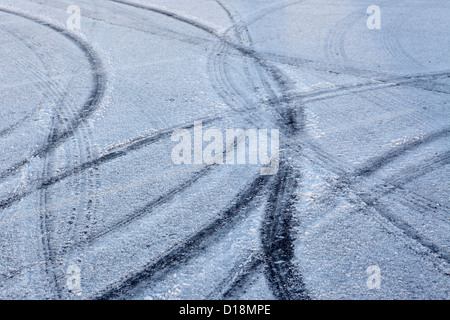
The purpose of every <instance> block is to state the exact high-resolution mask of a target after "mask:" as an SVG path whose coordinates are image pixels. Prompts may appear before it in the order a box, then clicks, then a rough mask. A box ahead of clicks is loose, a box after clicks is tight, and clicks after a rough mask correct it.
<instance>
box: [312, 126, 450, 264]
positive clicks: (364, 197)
mask: <svg viewBox="0 0 450 320" xmlns="http://www.w3.org/2000/svg"><path fill="white" fill-rule="evenodd" d="M449 133H450V129H448V128H447V129H445V130H443V131H440V132H436V133H433V134H430V135H428V136H425V137H424V138H422V139H415V140H412V141H409V142H408V143H405V144H404V145H403V146H401V147H398V148H396V149H395V150H393V151H391V152H387V153H386V154H384V155H382V156H379V157H375V158H374V159H372V160H369V161H368V162H366V164H365V165H364V166H363V167H362V168H359V169H357V170H355V171H353V172H346V173H344V174H342V175H341V176H340V177H339V178H338V179H336V181H334V182H333V183H332V185H331V186H330V190H329V191H328V193H327V194H324V195H323V196H321V197H320V198H318V199H316V201H317V202H318V203H322V202H323V203H329V202H330V201H332V200H333V199H335V198H336V197H338V196H345V195H346V194H348V192H349V191H350V190H351V191H352V192H353V193H354V194H355V195H357V196H358V198H359V201H360V202H362V203H364V204H365V205H367V207H373V208H374V209H375V210H376V211H377V212H378V213H379V214H380V215H381V216H382V217H383V218H385V219H386V220H388V221H389V222H390V223H391V224H392V225H394V226H395V227H396V228H398V229H399V230H401V231H403V232H404V233H405V235H406V236H408V237H409V238H411V239H413V240H414V241H416V242H417V243H418V244H420V245H421V246H423V247H424V248H427V249H428V250H430V251H431V252H432V253H434V254H436V255H437V257H438V258H440V259H444V260H445V261H447V262H449V261H450V260H449V259H450V255H449V254H448V253H446V252H445V250H443V249H441V248H439V247H438V246H437V245H435V244H433V243H431V242H430V241H428V240H426V239H425V238H423V237H422V236H421V235H420V234H419V233H418V232H417V231H416V230H415V229H414V228H413V227H412V226H410V225H408V223H406V222H405V221H403V220H402V219H400V218H397V217H395V216H394V215H393V214H392V213H390V212H389V211H388V209H386V208H385V206H383V205H381V204H379V203H378V200H379V199H381V198H382V197H384V196H386V195H388V194H390V193H393V192H394V191H396V190H399V189H401V188H402V186H403V185H404V184H406V183H408V182H410V181H412V180H414V179H416V178H418V177H420V176H422V175H424V174H427V173H428V172H430V170H437V169H438V168H440V167H442V166H444V165H447V164H448V162H449V157H450V154H449V153H448V152H446V153H444V154H442V155H439V156H437V157H436V159H432V161H431V162H430V163H428V164H425V165H424V164H419V165H416V166H413V167H411V168H407V169H405V170H404V171H403V172H402V174H401V176H402V177H403V178H400V177H399V178H396V179H395V180H394V181H390V180H386V181H379V182H378V184H377V186H376V187H375V188H371V189H369V190H363V191H362V192H361V190H359V189H358V188H357V186H356V185H357V183H358V179H359V178H360V177H363V178H365V179H367V178H370V177H371V176H372V175H373V174H374V173H376V172H378V171H379V170H381V169H382V168H383V167H386V166H387V165H388V164H389V163H391V162H393V161H394V160H395V159H397V158H398V157H400V156H401V155H403V154H405V153H406V152H408V151H412V150H414V149H417V148H418V147H420V146H421V145H424V144H427V143H431V142H433V141H435V140H438V139H440V138H442V137H445V136H447V135H448V134H449ZM428 160H429V159H428ZM428 160H427V161H428ZM375 181H376V180H375ZM376 182H377V181H376ZM412 194H413V193H410V197H413V195H412ZM419 199H420V200H421V201H422V202H423V201H425V198H423V197H420V198H419ZM360 202H359V203H356V204H361V203H360ZM431 203H432V202H431V201H430V203H428V205H431ZM332 206H333V207H335V206H336V203H334V204H332ZM411 209H413V210H414V209H415V207H412V208H411ZM361 210H363V209H360V210H359V211H361Z"/></svg>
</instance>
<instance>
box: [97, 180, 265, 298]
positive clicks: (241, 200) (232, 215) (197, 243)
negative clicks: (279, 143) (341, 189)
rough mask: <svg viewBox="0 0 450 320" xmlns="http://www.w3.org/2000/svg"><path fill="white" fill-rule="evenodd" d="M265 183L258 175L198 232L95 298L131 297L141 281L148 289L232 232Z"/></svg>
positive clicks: (247, 212)
mask: <svg viewBox="0 0 450 320" xmlns="http://www.w3.org/2000/svg"><path fill="white" fill-rule="evenodd" d="M269 181H270V178H269V177H268V176H259V175H258V176H257V177H256V178H255V179H254V180H253V182H252V183H251V184H249V185H248V186H247V187H246V188H245V189H244V190H243V191H241V192H239V194H238V195H237V196H236V198H235V199H234V200H233V201H231V203H232V205H230V206H229V207H228V208H226V209H225V210H224V211H223V212H222V213H221V214H220V216H219V217H218V218H216V219H214V220H212V221H211V222H209V223H208V224H207V225H206V226H204V227H203V228H202V229H201V230H199V231H197V232H195V233H194V234H192V235H191V236H190V237H189V238H187V239H185V240H183V241H181V242H180V243H179V244H177V245H175V246H174V247H172V248H171V249H170V250H169V251H167V252H166V253H165V254H164V255H162V256H161V257H159V258H158V259H155V260H154V261H151V262H149V263H148V264H147V266H145V268H144V269H143V270H141V271H139V272H135V273H133V274H131V275H128V276H127V277H126V278H125V279H122V280H119V281H118V283H117V284H114V285H112V286H110V288H108V289H107V290H105V291H104V292H102V293H101V294H99V295H98V296H97V297H96V298H97V299H100V300H109V299H123V298H126V297H132V294H131V292H132V291H133V290H135V289H136V288H137V287H138V286H139V285H140V284H142V283H144V282H145V283H146V286H147V287H148V286H150V285H151V284H152V283H154V282H157V281H159V279H161V278H163V277H164V276H165V275H167V274H168V273H170V272H171V271H173V270H176V269H177V268H179V267H180V266H182V265H184V264H186V263H187V262H188V261H189V260H190V259H192V258H193V257H195V256H196V255H198V254H199V252H202V251H203V250H204V249H205V248H206V247H207V246H209V245H211V244H212V243H215V242H216V241H217V240H219V239H220V238H222V237H223V235H225V234H226V233H227V231H228V230H230V229H232V228H233V227H234V226H235V225H236V224H237V223H239V222H240V221H241V220H242V219H244V218H245V217H246V216H247V215H248V214H249V212H250V210H249V208H248V206H249V205H250V204H251V202H252V201H253V199H254V198H255V197H256V196H257V195H258V194H259V193H260V191H261V190H262V189H263V188H264V186H265V185H266V184H267V183H268V182H269Z"/></svg>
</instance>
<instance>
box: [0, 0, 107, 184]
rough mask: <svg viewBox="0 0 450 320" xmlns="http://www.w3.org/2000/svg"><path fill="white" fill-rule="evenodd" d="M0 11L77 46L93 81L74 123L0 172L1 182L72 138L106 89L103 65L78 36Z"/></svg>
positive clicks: (10, 11)
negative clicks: (59, 36)
mask: <svg viewBox="0 0 450 320" xmlns="http://www.w3.org/2000/svg"><path fill="white" fill-rule="evenodd" d="M0 11H1V12H5V13H8V14H12V15H15V16H18V17H20V18H24V19H27V20H29V21H32V22H34V23H37V24H40V25H42V26H45V27H48V28H49V29H51V30H53V31H56V32H57V33H58V34H61V35H63V36H64V37H65V38H67V39H68V40H70V41H72V42H73V43H74V44H75V45H76V46H78V48H80V50H81V51H82V52H83V53H84V55H85V57H86V58H87V60H88V62H89V64H90V66H91V72H92V81H93V88H92V89H91V92H90V95H89V98H88V100H87V101H86V102H85V104H84V105H83V106H82V108H81V109H80V110H78V112H77V113H76V116H75V119H74V121H72V122H71V123H70V124H69V125H68V129H66V130H64V131H62V132H58V134H57V136H56V137H54V139H53V140H52V142H50V143H47V144H45V145H44V146H41V147H39V148H38V149H37V150H36V151H34V152H33V153H32V155H31V156H30V157H27V158H24V159H23V160H21V161H19V162H17V163H15V164H13V165H12V166H11V168H10V169H8V170H5V171H3V172H1V173H0V181H2V180H4V179H6V178H7V177H9V176H11V175H13V174H15V173H16V172H17V171H18V169H20V168H22V167H24V166H25V165H27V164H28V163H30V161H31V159H32V158H35V157H40V156H45V155H46V154H47V153H48V152H49V151H50V150H54V149H56V148H57V147H58V146H59V145H61V144H62V143H63V142H64V141H66V140H67V139H68V138H69V137H71V136H73V134H74V133H75V132H76V130H77V129H78V127H79V126H80V124H82V123H84V122H85V121H86V119H87V118H88V117H89V116H90V115H91V114H92V113H93V112H94V111H95V110H96V109H97V107H98V105H99V104H100V102H101V100H102V98H103V96H104V93H105V89H106V73H105V72H104V71H103V64H102V62H101V60H100V58H99V57H98V55H97V54H96V53H95V51H94V50H93V48H92V47H91V46H90V45H89V44H88V43H87V42H86V41H84V40H83V39H81V38H80V37H79V36H77V35H75V34H74V33H71V32H69V31H68V30H66V29H65V27H63V26H59V25H56V24H54V23H51V22H48V21H44V20H42V19H40V18H38V17H34V16H31V15H29V14H27V13H24V12H21V11H18V10H16V9H12V8H10V7H6V6H2V5H1V6H0Z"/></svg>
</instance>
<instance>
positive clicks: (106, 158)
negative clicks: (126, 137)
mask: <svg viewBox="0 0 450 320" xmlns="http://www.w3.org/2000/svg"><path fill="white" fill-rule="evenodd" d="M218 119H219V118H206V119H202V121H203V124H209V123H212V122H213V121H215V120H218ZM193 126H194V125H193V124H188V125H184V126H183V125H182V126H175V127H172V128H170V129H165V130H161V131H160V132H159V133H157V134H150V135H147V136H144V137H142V136H140V137H137V138H134V139H131V140H130V141H128V142H124V143H121V144H119V145H116V146H113V147H112V148H110V149H109V150H107V151H106V152H104V153H103V154H101V155H100V156H99V157H97V158H95V159H92V160H89V161H87V162H84V163H81V164H80V165H78V166H76V167H74V168H66V169H65V170H61V171H62V172H61V173H60V174H58V175H56V176H52V177H47V178H46V179H44V180H41V181H39V182H38V183H37V185H36V186H34V188H31V189H29V190H27V191H25V192H22V193H20V194H15V195H13V196H10V197H9V198H7V199H4V200H1V201H0V210H3V209H6V208H9V207H10V206H11V205H13V204H15V203H17V202H19V201H20V200H22V199H24V198H25V197H27V196H29V195H30V194H32V193H34V192H35V191H40V190H43V189H47V188H49V187H51V186H53V185H55V184H56V183H59V182H61V181H63V180H65V179H67V178H69V177H71V176H73V175H75V174H78V173H82V172H85V171H86V170H89V169H91V168H96V167H99V166H101V165H103V164H106V163H108V162H110V161H113V160H115V159H118V158H121V157H123V156H126V155H128V154H129V153H131V152H134V151H137V150H140V149H142V148H145V147H147V146H149V145H151V144H153V143H156V142H158V141H160V140H162V139H165V138H168V137H170V135H171V134H172V133H173V131H174V130H176V129H192V128H193Z"/></svg>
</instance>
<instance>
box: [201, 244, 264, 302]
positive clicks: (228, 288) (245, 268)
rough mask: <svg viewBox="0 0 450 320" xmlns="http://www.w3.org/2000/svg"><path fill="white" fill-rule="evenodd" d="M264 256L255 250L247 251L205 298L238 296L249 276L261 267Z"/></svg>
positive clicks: (226, 298)
mask: <svg viewBox="0 0 450 320" xmlns="http://www.w3.org/2000/svg"><path fill="white" fill-rule="evenodd" d="M263 265H264V256H263V255H262V254H261V253H260V252H257V251H252V252H250V253H247V254H246V255H245V257H244V258H243V259H241V260H239V261H238V262H237V263H236V265H235V266H234V267H233V269H232V270H231V271H230V272H229V273H228V274H227V276H226V277H225V278H224V280H223V281H222V282H221V283H220V284H219V285H217V287H216V288H215V290H214V291H213V292H211V293H210V294H209V295H208V296H207V297H206V300H228V299H232V298H233V297H237V296H239V294H240V293H242V291H243V290H244V289H245V286H246V285H247V284H248V283H249V282H250V280H251V277H252V276H253V275H254V274H255V273H256V272H258V271H260V270H261V269H262V266H263Z"/></svg>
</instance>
